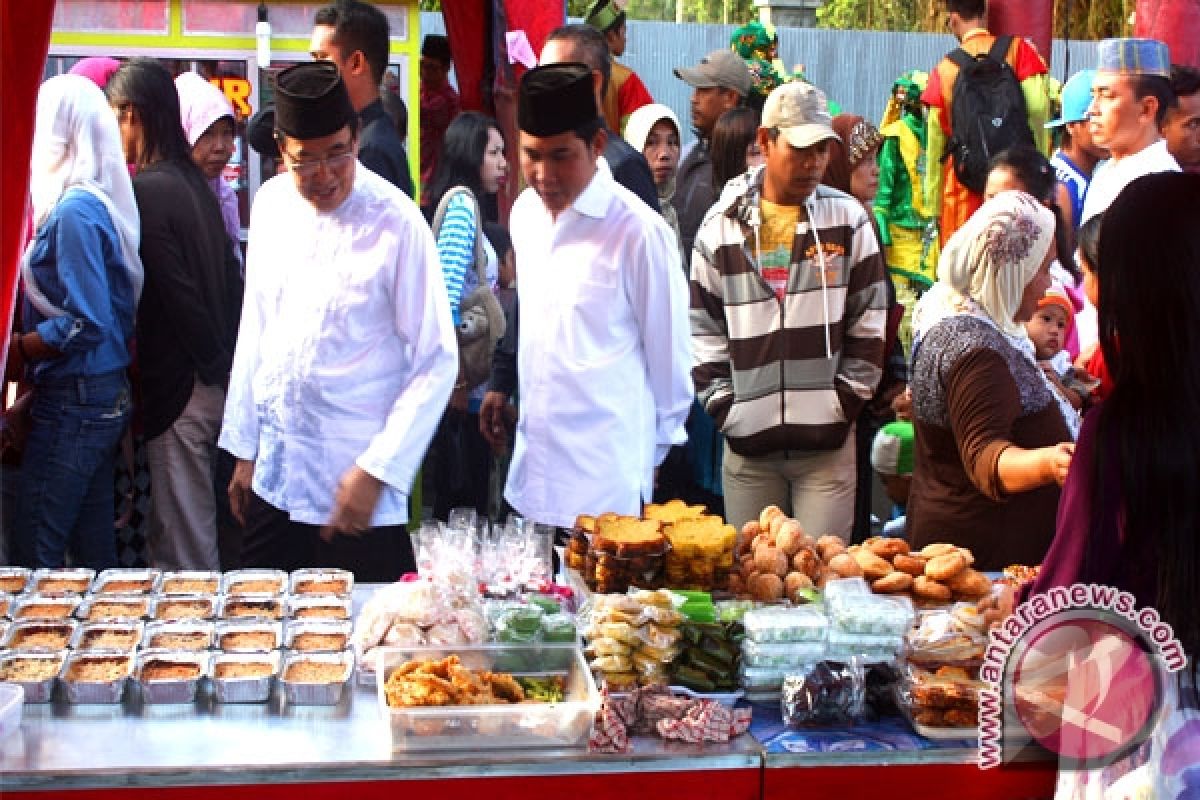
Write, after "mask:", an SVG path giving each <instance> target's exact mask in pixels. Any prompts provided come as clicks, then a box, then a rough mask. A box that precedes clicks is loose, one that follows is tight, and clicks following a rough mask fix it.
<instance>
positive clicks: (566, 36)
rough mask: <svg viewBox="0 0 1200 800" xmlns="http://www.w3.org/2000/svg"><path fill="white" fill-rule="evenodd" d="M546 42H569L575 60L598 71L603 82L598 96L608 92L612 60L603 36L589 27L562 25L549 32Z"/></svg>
mask: <svg viewBox="0 0 1200 800" xmlns="http://www.w3.org/2000/svg"><path fill="white" fill-rule="evenodd" d="M546 41H547V42H569V43H570V44H571V48H572V49H573V50H574V51H575V60H576V61H582V62H583V63H584V64H587V65H588V67H589V68H591V69H594V70H599V71H600V75H601V76H602V77H603V78H604V80H602V81H601V83H600V95H601V97H603V96H604V94H605V93H607V92H608V81H609V79H610V78H611V77H612V59H611V58H610V56H609V52H608V42H606V41H604V34H603V33H601V32H600V31H598V30H596V29H595V28H593V27H592V26H591V25H582V24H580V25H563V26H562V27H561V28H555V29H554V30H552V31H550V35H549V36H547V37H546Z"/></svg>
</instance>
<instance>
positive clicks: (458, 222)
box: [437, 193, 477, 325]
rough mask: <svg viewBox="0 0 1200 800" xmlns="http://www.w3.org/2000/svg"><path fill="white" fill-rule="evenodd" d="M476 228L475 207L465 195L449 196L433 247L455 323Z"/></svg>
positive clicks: (471, 259) (471, 260)
mask: <svg viewBox="0 0 1200 800" xmlns="http://www.w3.org/2000/svg"><path fill="white" fill-rule="evenodd" d="M476 228H477V222H476V220H475V209H474V208H473V207H472V204H471V202H470V201H469V200H468V199H467V197H466V195H464V194H461V193H460V194H457V195H455V196H454V197H452V198H451V199H450V203H449V205H447V206H446V216H445V217H444V218H443V220H442V227H441V230H439V231H438V237H437V250H438V260H439V261H440V262H441V264H442V276H443V277H444V278H445V279H446V294H448V295H449V296H450V314H451V316H452V317H453V318H454V324H455V325H457V324H458V323H459V322H460V320H459V308H458V306H459V304H460V303H461V302H462V298H463V286H464V284H465V283H466V279H467V272H469V271H471V270H473V269H474V268H475V230H476Z"/></svg>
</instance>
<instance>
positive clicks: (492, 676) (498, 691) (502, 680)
mask: <svg viewBox="0 0 1200 800" xmlns="http://www.w3.org/2000/svg"><path fill="white" fill-rule="evenodd" d="M483 677H484V678H485V680H487V682H488V683H489V684H490V685H491V687H492V694H493V695H495V696H496V699H497V700H503V701H504V702H506V703H523V702H525V690H524V689H522V688H521V684H519V683H517V680H516V678H514V677H513V676H512V675H505V674H504V673H500V672H485V673H483Z"/></svg>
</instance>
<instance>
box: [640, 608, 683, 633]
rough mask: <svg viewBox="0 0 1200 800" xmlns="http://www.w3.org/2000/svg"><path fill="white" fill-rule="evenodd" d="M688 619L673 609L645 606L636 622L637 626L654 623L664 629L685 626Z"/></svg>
mask: <svg viewBox="0 0 1200 800" xmlns="http://www.w3.org/2000/svg"><path fill="white" fill-rule="evenodd" d="M684 619H686V617H684V616H683V614H681V613H679V612H678V611H676V610H675V609H673V608H663V607H662V606H644V607H643V608H642V613H641V614H639V615H638V616H637V619H635V620H634V623H633V624H635V625H645V624H646V623H653V624H655V625H658V626H659V627H662V628H678V627H679V626H680V625H682V624H683V621H684Z"/></svg>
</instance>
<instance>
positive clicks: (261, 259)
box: [219, 62, 458, 581]
mask: <svg viewBox="0 0 1200 800" xmlns="http://www.w3.org/2000/svg"><path fill="white" fill-rule="evenodd" d="M275 128H276V138H277V139H278V141H279V149H280V152H281V154H282V157H283V161H284V163H285V164H286V165H287V168H288V171H289V172H290V174H287V175H278V176H276V177H274V178H272V179H271V180H269V181H267V182H266V183H265V184H263V186H262V188H261V189H260V190H259V192H258V196H257V197H256V198H255V203H254V208H253V209H252V211H251V215H250V235H249V239H250V243H249V248H248V250H247V257H246V297H245V302H244V304H243V309H242V319H241V326H240V328H239V331H238V341H237V349H236V351H235V354H234V360H233V374H232V377H231V378H230V385H229V395H228V399H227V400H226V403H225V420H224V425H223V427H222V430H221V438H220V442H219V444H220V446H221V447H222V448H224V449H225V450H227V451H229V452H230V453H232V454H233V455H234V456H235V457H236V458H237V459H238V464H237V467H236V468H235V471H234V476H233V480H232V481H231V482H230V485H229V495H230V502H231V506H232V509H233V512H234V514H235V515H236V516H237V517H238V519H239V520H240V521H242V522H243V524H244V525H245V526H246V531H245V543H244V551H243V554H242V556H243V559H242V560H243V562H244V564H245V566H267V567H277V568H282V569H296V568H298V567H306V566H333V567H343V568H345V569H350V570H352V571H353V572H354V573H355V575H356V577H357V578H358V580H360V581H391V580H395V579H396V578H398V577H399V576H400V575H401V574H402V573H403V572H407V571H413V570H414V569H415V564H414V561H413V555H412V544H411V542H410V540H409V538H408V535H407V532H406V530H405V528H404V525H405V523H406V522H407V521H408V493H409V490H410V488H411V486H412V482H413V479H414V476H415V475H416V472H417V468H418V467H419V466H420V463H421V459H422V458H423V456H424V454H425V449H426V447H427V446H428V444H429V440H430V438H431V437H432V435H433V430H434V427H435V426H436V425H437V421H438V419H439V418H440V416H441V413H442V410H443V409H444V408H445V407H446V401H447V399H448V398H449V396H450V390H451V388H452V387H453V384H454V376H455V374H456V372H457V370H458V358H457V353H456V345H455V340H454V327H453V323H452V322H451V319H450V310H449V309H450V304H449V301H448V300H447V299H446V287H445V282H444V281H443V279H442V274H441V269H440V268H439V266H438V260H437V250H436V246H435V245H434V242H433V237H432V234H430V232H429V227H428V225H426V224H425V220H424V218H423V217H422V216H421V212H420V211H419V210H418V209H417V207H416V206H415V205H414V204H413V202H412V201H411V200H410V199H409V198H408V197H407V196H406V195H404V194H403V193H402V192H401V191H400V190H399V189H397V188H395V187H394V186H392V185H391V184H390V183H388V182H387V181H386V180H385V179H383V178H381V177H379V176H378V175H376V174H375V173H373V172H371V171H369V170H367V169H360V168H359V164H358V162H357V160H356V154H357V133H358V125H357V117H356V115H355V113H354V109H353V107H352V106H351V104H350V99H349V97H348V96H347V94H346V89H345V86H344V84H343V83H342V80H341V78H340V77H339V75H338V70H337V67H335V66H334V65H333V64H329V63H324V62H317V63H310V64H300V65H297V66H295V67H291V68H289V69H286V70H284V71H283V72H281V73H280V74H279V76H278V79H277V82H276V108H275Z"/></svg>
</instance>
